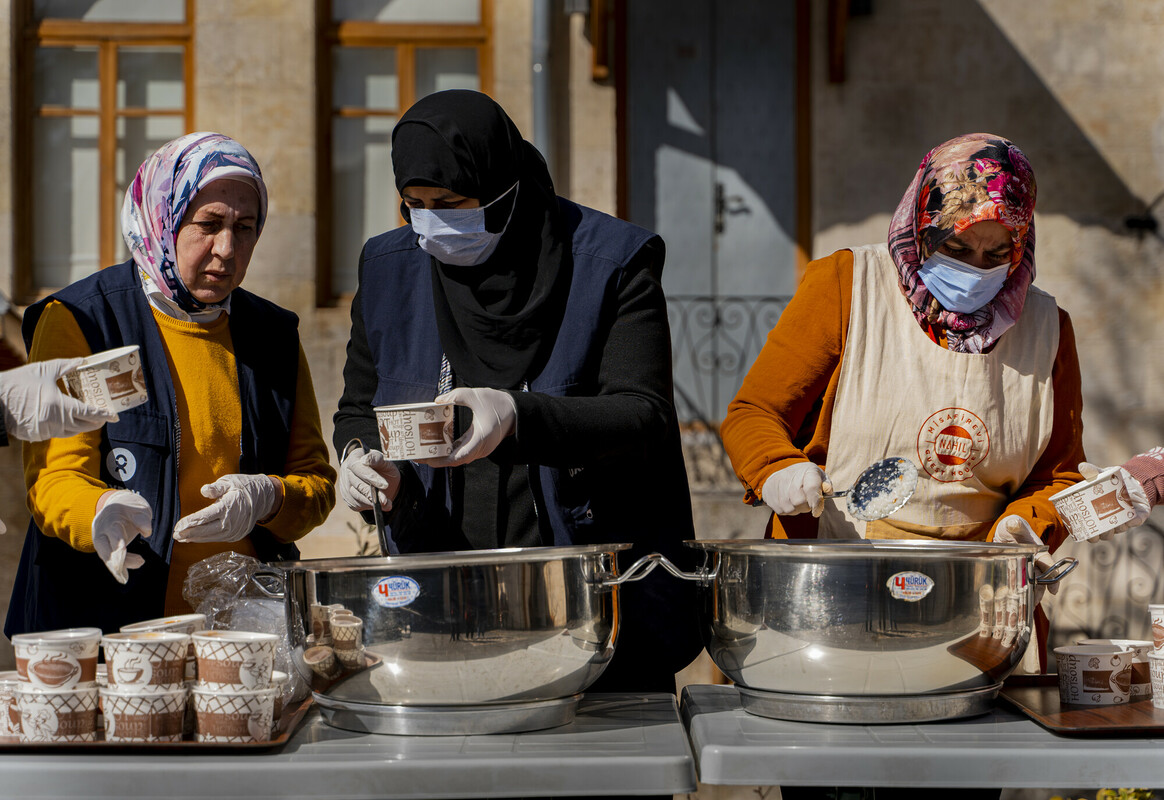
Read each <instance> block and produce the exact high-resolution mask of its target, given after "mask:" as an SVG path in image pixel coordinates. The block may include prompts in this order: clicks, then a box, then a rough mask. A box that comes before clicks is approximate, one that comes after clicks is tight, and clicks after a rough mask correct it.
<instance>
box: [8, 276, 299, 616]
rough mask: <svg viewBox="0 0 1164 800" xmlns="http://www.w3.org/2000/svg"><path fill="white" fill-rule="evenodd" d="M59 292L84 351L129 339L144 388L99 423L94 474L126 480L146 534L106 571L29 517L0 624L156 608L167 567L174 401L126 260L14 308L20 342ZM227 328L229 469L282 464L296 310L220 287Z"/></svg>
mask: <svg viewBox="0 0 1164 800" xmlns="http://www.w3.org/2000/svg"><path fill="white" fill-rule="evenodd" d="M54 299H55V300H59V301H60V302H61V303H63V304H64V305H65V306H66V307H67V308H68V309H69V311H71V312H72V314H73V317H74V318H75V319H76V320H77V324H78V325H79V327H80V329H81V332H82V333H83V334H84V336H85V340H86V341H87V342H88V344H89V347H90V348H91V349H92V351H93V352H95V353H96V352H100V351H102V350H109V349H111V348H115V347H121V346H123V345H129V344H136V345H138V346H139V347H140V348H141V357H142V363H143V365H144V366H145V370H144V372H145V377H146V383H147V388H148V391H149V396H150V399H149V401H148V402H147V403H145V404H143V405H140V406H138V407H137V408H131V409H129V410H127V411H122V412H120V415H119V417H120V419H119V421H118V422H115V423H110V424H108V425H106V426H105V427H104V428H103V429H102V435H101V445H100V457H101V475H100V477H101V480H102V481H104V482H105V483H106V484H107V485H109V486H110V487H111V488H115V489H131V490H133V491H135V492H137V493H138V494H140V495H141V496H142V497H144V498H145V499H146V500H147V501H149V504H150V507H151V508H152V509H153V512H154V524H153V534H152V535H151V536H150V538H148V539H141V538H138V539H136V540H135V541H134V542H133V543H132V544H131V545H130V548H129V549H130V551H131V552H136V553H139V554H140V555H142V556H143V557H144V558H145V561H146V563H145V565H144V566H142V567H141V568H140V569H136V570H131V571H130V573H129V582H128V583H127V584H126V585H124V586H122V585H121V584H119V583H117V582H116V581H115V580H114V579H113V577H112V576H111V575H110V574H109V571H108V570H107V569H106V568H105V565H104V564H102V563H101V560H100V559H99V558H98V557H97V556H96V555H94V554H92V553H82V552H80V551H77V550H74V549H73V548H71V547H70V546H69V545H68V544H67V543H65V542H63V541H62V540H60V539H58V538H56V537H53V536H45V535H43V534H42V533H41V531H40V529H39V528H38V527H37V526H36V523H35V522H30V523H29V527H28V533H27V534H26V536H25V541H24V550H23V552H22V553H21V558H20V566H19V568H18V571H17V575H16V584H15V587H14V589H13V593H12V602H11V605H10V607H9V611H8V619H7V621H6V622H5V625H4V633H5V634H6V635H8V636H12V635H13V634H15V633H21V632H24V631H42V630H52V629H57V628H68V627H77V626H88V625H92V626H95V627H99V628H101V629H102V630H105V631H113V630H117V629H118V628H119V627H120V626H121V625H124V624H126V623H128V622H133V621H136V620H140V619H146V618H149V617H155V616H161V615H162V613H163V604H164V600H165V587H166V582H167V579H168V575H169V560H170V551H171V549H172V547H173V540H172V538H171V534H172V532H173V530H174V525H175V524H176V523H177V521H178V519H179V518H180V517H181V509H180V508H179V500H178V474H177V464H178V455H179V451H180V447H181V442H180V441H179V440H180V438H181V437H180V422H179V420H178V406H177V401H176V399H175V395H174V386H173V381H172V380H171V378H170V369H169V365H168V361H167V359H166V352H165V348H164V346H163V343H162V337H161V333H160V332H159V331H158V327H157V323H156V322H154V319H153V313H152V311H151V310H150V305H149V301H148V300H147V299H146V297H145V294H144V293H143V292H142V288H141V283H140V279H139V277H138V274H137V269H136V267H135V266H134V264H133V262H132V261H129V262H126V263H123V264H119V265H118V266H116V267H109V268H108V269H104V270H101V271H100V272H98V273H96V274H94V275H91V276H89V277H87V278H84V279H82V280H80V281H77V282H76V283H74V284H72V285H70V286H68V287H66V288H65V289H62V290H61V291H59V292H57V293H56V294H55V295H53V296H51V297H49V298H46V299H45V300H42V301H41V302H39V303H37V304H36V305H33V306H31V307H29V308H28V309H27V310H26V311H25V315H24V323H23V326H22V333H23V335H24V342H25V346H26V347H31V345H32V336H33V333H34V331H35V330H36V325H37V322H38V321H39V320H40V316H41V314H42V313H43V311H44V308H45V306H46V305H47V304H48V302H49V301H50V300H54ZM230 302H231V313H230V332H231V339H232V343H233V347H234V354H235V361H236V363H237V366H238V384H239V396H240V399H241V402H242V436H241V440H240V442H239V472H241V473H244V474H258V473H261V474H272V475H278V474H281V473H282V472H283V470H284V469H285V467H286V461H287V448H288V444H289V438H290V430H291V419H292V415H293V413H294V406H295V386H296V381H297V375H298V367H299V332H298V324H299V320H298V317H296V316H295V314H293V313H292V312H290V311H287V310H286V309H283V308H280V307H279V306H276V305H275V304H273V303H270V302H268V301H266V300H263V299H262V298H260V297H257V296H255V295H253V294H251V293H250V292H247V291H245V290H243V289H236V290H234V292H233V293H232V294H231V300H230ZM251 539H252V541H253V542H254V544H255V547H256V549H257V551H258V553H259V555H260V557H262V558H263V559H264V560H277V559H286V558H297V557H298V549H297V548H296V547H295V546H294V545H288V544H282V543H280V542H278V541H277V540H276V539H275V538H274V536H272V535H271V534H270V532H268V531H266V530H265V529H263V528H256V529H255V530H254V531H252V533H251Z"/></svg>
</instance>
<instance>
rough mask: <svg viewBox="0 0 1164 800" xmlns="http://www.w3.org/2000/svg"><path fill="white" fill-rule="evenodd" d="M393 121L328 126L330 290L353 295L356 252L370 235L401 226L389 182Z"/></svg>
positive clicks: (336, 122) (377, 119)
mask: <svg viewBox="0 0 1164 800" xmlns="http://www.w3.org/2000/svg"><path fill="white" fill-rule="evenodd" d="M395 124H396V119H395V118H394V117H365V118H362V119H336V120H333V122H332V141H333V145H332V175H333V190H334V192H335V196H334V202H333V203H332V246H331V254H332V291H334V292H335V293H336V294H343V293H345V292H354V291H355V290H356V267H357V266H358V262H359V259H360V249H361V248H363V246H364V242H365V241H367V240H368V239H369V238H371V237H372V236H375V235H377V234H380V233H383V232H384V231H386V230H388V229H390V228H394V227H396V226H397V225H398V224H399V221H400V220H399V218H398V214H397V210H396V209H397V206H398V204H399V202H400V199H399V195H397V194H396V185H395V181H393V179H392V136H391V134H392V126H394V125H395Z"/></svg>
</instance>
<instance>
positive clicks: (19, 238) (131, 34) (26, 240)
mask: <svg viewBox="0 0 1164 800" xmlns="http://www.w3.org/2000/svg"><path fill="white" fill-rule="evenodd" d="M185 13H186V21H185V22H182V23H158V22H85V21H82V20H72V19H44V20H41V21H39V22H38V21H36V20H35V19H34V18H33V0H16V2H15V4H14V6H13V30H14V31H15V32H16V35H15V37H14V48H13V49H14V73H15V79H14V81H13V84H14V93H13V94H14V97H13V105H14V110H15V114H14V115H13V120H14V124H13V149H14V153H15V154H16V157H15V159H14V170H13V176H12V177H13V187H14V191H15V193H16V196H17V197H24V198H31V197H32V193H33V188H34V187H33V174H32V166H33V164H34V163H35V159H34V157H33V149H34V136H33V122H34V120H35V119H37V118H41V117H74V116H77V117H80V116H94V117H97V118H98V119H99V127H98V175H99V177H98V187H99V188H98V197H99V200H98V211H97V213H98V226H99V228H98V237H99V243H98V259H99V261H98V268H99V269H104V268H105V267H107V266H109V265H111V264H112V263H113V261H114V259H115V258H116V257H117V256H116V253H117V233H116V231H117V217H118V214H119V210H120V206H121V202H120V201H121V198H120V197H118V196H117V135H116V130H117V120H118V119H119V118H133V117H144V116H181V117H182V118H183V128H184V129H185V130H190V125H191V121H192V120H193V118H194V47H193V44H194V0H185ZM126 45H128V46H137V47H146V46H154V47H178V48H181V49H182V62H183V63H182V80H183V94H184V96H183V103H184V108H183V109H182V110H181V111H170V110H161V111H150V110H149V109H143V108H126V109H120V110H119V109H118V108H117V54H118V50H119V49H120V48H121V47H122V46H126ZM40 47H62V48H63V47H93V48H95V49H96V50H97V65H98V66H97V75H98V85H99V88H100V95H99V101H98V108H97V109H95V110H89V109H74V108H68V107H64V106H46V107H44V108H42V109H38V108H36V106H35V103H34V86H33V80H32V75H33V74H34V71H35V65H36V51H37V49H38V48H40ZM32 213H33V211H32V204H31V203H29V202H16V203H14V204H13V217H14V220H13V221H14V237H13V239H14V240H13V250H14V253H13V255H14V270H13V276H12V289H13V295H14V300H15V302H17V303H18V304H27V303H30V302H33V301H35V300H37V299H39V298H40V297H43V296H44V295H46V294H48V293H50V292H51V291H52V290H53V289H55V288H60V287H44V286H38V285H37V281H36V280H35V276H34V275H33V269H32V255H33V253H32V250H33V247H32V238H33V237H32V218H31V217H32Z"/></svg>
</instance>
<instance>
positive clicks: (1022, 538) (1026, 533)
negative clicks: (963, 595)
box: [994, 514, 1059, 605]
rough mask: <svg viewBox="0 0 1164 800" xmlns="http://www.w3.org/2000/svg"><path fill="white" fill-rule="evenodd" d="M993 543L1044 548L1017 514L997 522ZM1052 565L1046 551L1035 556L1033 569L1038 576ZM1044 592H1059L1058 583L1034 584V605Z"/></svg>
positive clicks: (1052, 561)
mask: <svg viewBox="0 0 1164 800" xmlns="http://www.w3.org/2000/svg"><path fill="white" fill-rule="evenodd" d="M994 541H996V542H1002V543H1013V544H1034V545H1039V546H1040V547H1042V546H1045V543H1044V542H1043V540H1042V539H1040V538H1039V537H1038V536H1036V535H1035V532H1034V530H1033V529H1032V528H1031V526H1030V524H1029V523H1028V522H1027V521H1026V520H1025V519H1023V518H1022V517H1020V516H1018V515H1017V514H1010V515H1009V516H1005V517H1003V518H1002V519H1000V520H999V521H998V525H997V526H996V527H995V529H994ZM1054 563H1055V560H1054V559H1053V558H1051V554H1050V553H1048V552H1046V551H1043V552H1040V553H1039V554H1038V555H1037V556H1035V567H1036V568H1037V569H1038V571H1039V574H1040V575H1042V574H1043V573H1044V572H1046V571H1047V570H1049V569H1050V568H1051V565H1052V564H1054ZM1044 591H1049V592H1050V593H1051V594H1056V593H1057V592H1058V591H1059V582H1058V581H1056V582H1055V583H1050V584H1043V583H1036V584H1035V605H1038V603H1039V601H1040V600H1042V599H1043V592H1044Z"/></svg>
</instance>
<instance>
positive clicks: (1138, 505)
mask: <svg viewBox="0 0 1164 800" xmlns="http://www.w3.org/2000/svg"><path fill="white" fill-rule="evenodd" d="M1104 469H1106V468H1105V467H1097V466H1096V465H1095V464H1091V463H1089V462H1087V461H1082V462H1080V464H1079V474H1080V475H1082V476H1083V479H1084V480H1087V481H1090V480H1094V479H1095V478H1098V477H1099V473H1101V472H1103V471H1104ZM1119 470H1120V477H1121V478H1123V481H1124V486H1125V487H1127V490H1128V497H1129V498H1130V499H1131V501H1132V510H1133V512H1134V513H1135V516H1134V517H1133V518H1132V519H1130V520H1128V521H1127V522H1125V523H1124V524H1123V525H1120V526H1119V527H1117V528H1112V529H1111V530H1110V531H1106V532H1104V533H1101V534H1100V535H1099V536H1095V537H1092V538H1091V539H1088V541H1089V542H1093V541H1097V540H1101V541H1106V540H1108V539H1110V538H1111V537H1113V536H1115V535H1116V534H1117V533H1123V532H1124V531H1126V530H1130V529H1131V528H1135V527H1138V526H1140V525H1143V524H1144V520H1146V519H1148V515H1149V514H1151V513H1152V504H1151V502H1149V500H1148V495H1147V493H1145V492H1144V487H1143V485H1142V484H1141V483H1140V482H1139V481H1138V480H1136V479H1135V478H1134V477H1133V476H1132V473H1130V472H1128V471H1127V470H1126V469H1124V468H1123V467H1120V468H1119Z"/></svg>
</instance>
